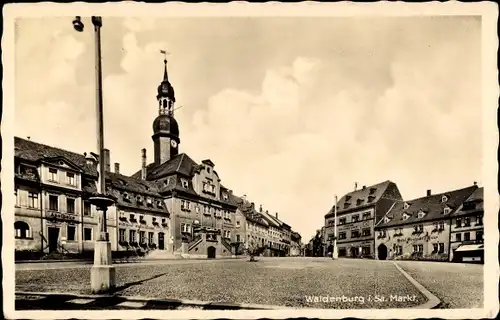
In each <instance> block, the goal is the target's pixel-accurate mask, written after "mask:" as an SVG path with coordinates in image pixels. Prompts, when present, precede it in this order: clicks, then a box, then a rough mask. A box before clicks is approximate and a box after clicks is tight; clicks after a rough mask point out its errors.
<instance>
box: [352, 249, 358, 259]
mask: <svg viewBox="0 0 500 320" xmlns="http://www.w3.org/2000/svg"><path fill="white" fill-rule="evenodd" d="M357 257H358V248H357V247H352V248H351V258H357Z"/></svg>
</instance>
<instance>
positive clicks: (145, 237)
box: [118, 229, 155, 245]
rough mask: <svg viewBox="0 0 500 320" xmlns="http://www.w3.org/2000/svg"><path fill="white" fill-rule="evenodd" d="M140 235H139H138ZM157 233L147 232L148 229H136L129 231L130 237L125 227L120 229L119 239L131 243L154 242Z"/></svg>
mask: <svg viewBox="0 0 500 320" xmlns="http://www.w3.org/2000/svg"><path fill="white" fill-rule="evenodd" d="M137 235H138V237H137ZM154 240H155V233H154V232H147V233H146V231H139V232H137V231H136V230H129V232H128V238H127V230H125V229H118V241H119V242H127V241H128V242H129V243H134V242H137V243H140V244H145V243H147V244H149V245H151V244H154V243H155V241H154Z"/></svg>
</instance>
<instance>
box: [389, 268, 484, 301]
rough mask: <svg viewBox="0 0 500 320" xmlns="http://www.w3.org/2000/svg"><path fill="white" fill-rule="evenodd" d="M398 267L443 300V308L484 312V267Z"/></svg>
mask: <svg viewBox="0 0 500 320" xmlns="http://www.w3.org/2000/svg"><path fill="white" fill-rule="evenodd" d="M398 264H399V266H401V268H403V270H405V271H406V272H407V273H408V274H410V275H411V276H412V277H413V278H414V279H415V280H417V281H418V282H419V283H420V284H422V285H423V286H424V287H426V288H427V290H429V291H431V292H432V293H433V294H435V295H436V296H437V297H438V298H439V299H440V300H441V306H440V307H441V308H483V301H484V297H483V292H484V291H483V267H484V266H483V265H480V264H466V263H446V262H424V261H411V262H410V261H402V262H398Z"/></svg>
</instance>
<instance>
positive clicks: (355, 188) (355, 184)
mask: <svg viewBox="0 0 500 320" xmlns="http://www.w3.org/2000/svg"><path fill="white" fill-rule="evenodd" d="M356 190H358V183H357V182H354V191H356Z"/></svg>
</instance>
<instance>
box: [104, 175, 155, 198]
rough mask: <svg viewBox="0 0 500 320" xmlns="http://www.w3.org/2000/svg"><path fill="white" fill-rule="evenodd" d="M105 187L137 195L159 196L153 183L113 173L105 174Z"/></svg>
mask: <svg viewBox="0 0 500 320" xmlns="http://www.w3.org/2000/svg"><path fill="white" fill-rule="evenodd" d="M106 185H109V186H111V187H112V188H115V189H119V190H124V191H130V192H134V193H137V194H143V195H151V196H155V197H159V196H160V194H159V193H158V187H157V186H156V184H155V183H153V182H150V181H146V180H140V179H134V178H131V177H128V176H125V175H122V174H118V173H114V172H106Z"/></svg>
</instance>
